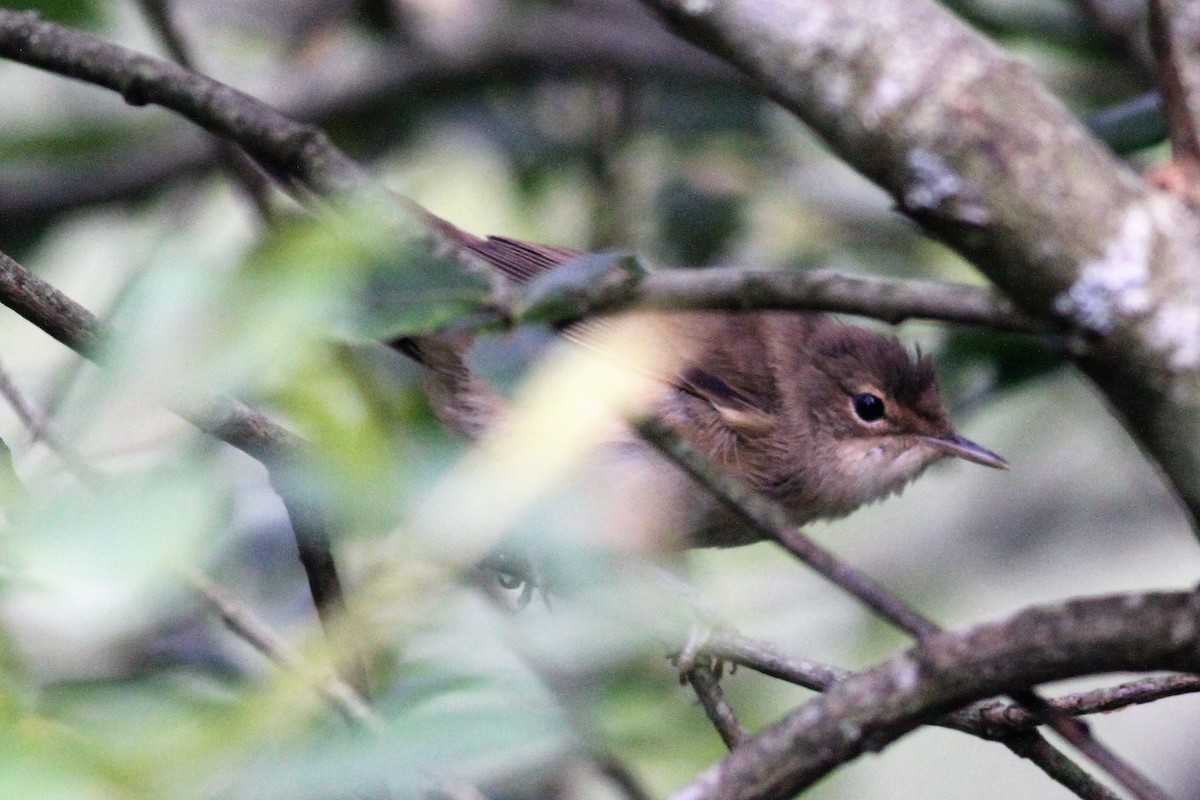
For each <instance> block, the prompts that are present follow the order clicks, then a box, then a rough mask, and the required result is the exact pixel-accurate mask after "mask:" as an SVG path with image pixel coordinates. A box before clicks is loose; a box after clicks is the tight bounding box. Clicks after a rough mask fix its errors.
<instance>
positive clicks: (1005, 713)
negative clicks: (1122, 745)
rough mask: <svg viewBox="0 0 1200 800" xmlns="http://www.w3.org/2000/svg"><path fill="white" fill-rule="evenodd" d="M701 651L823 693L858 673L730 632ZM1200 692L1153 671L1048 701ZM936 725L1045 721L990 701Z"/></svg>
mask: <svg viewBox="0 0 1200 800" xmlns="http://www.w3.org/2000/svg"><path fill="white" fill-rule="evenodd" d="M699 654H700V655H708V656H711V657H713V658H716V659H720V660H721V661H728V662H730V663H733V664H740V665H742V666H744V667H749V668H750V669H753V670H755V671H757V672H761V673H763V674H764V675H770V676H771V677H773V678H778V679H779V680H783V681H787V682H788V683H794V684H796V685H797V686H803V687H805V688H806V689H812V690H813V691H817V692H823V691H826V690H827V689H828V688H829V687H831V686H833V685H834V684H835V683H838V682H839V681H843V680H845V679H847V678H849V677H851V676H852V675H854V673H853V672H851V671H849V670H845V669H839V668H837V667H831V666H829V665H827V664H820V663H817V662H815V661H809V660H808V659H803V658H792V657H790V656H787V655H784V654H783V653H781V652H780V651H779V650H778V649H777V648H776V647H775V646H774V645H772V644H770V643H769V642H763V641H757V640H754V639H749V638H747V637H745V636H738V635H736V634H731V633H727V632H724V631H714V632H713V633H712V634H711V635H710V636H709V637H708V639H706V640H705V642H704V646H703V647H702V648H701V649H700V653H699ZM1197 692H1200V676H1196V675H1177V674H1171V675H1150V676H1147V677H1144V678H1138V679H1136V680H1132V681H1126V682H1124V683H1119V684H1116V685H1114V686H1105V687H1102V688H1099V689H1092V690H1091V691H1087V692H1078V693H1075V694H1068V695H1063V696H1061V697H1054V698H1050V699H1049V700H1048V701H1047V702H1049V703H1050V705H1052V706H1054V707H1055V708H1056V709H1058V710H1059V711H1062V712H1063V713H1066V714H1071V715H1073V716H1074V715H1086V714H1103V713H1107V712H1110V711H1117V710H1119V709H1122V708H1128V707H1129V706H1134V705H1141V704H1143V703H1153V702H1156V701H1158V700H1162V699H1164V698H1167V697H1176V696H1178V695H1182V694H1195V693H1197ZM936 724H938V725H945V726H947V727H951V728H955V729H956V730H961V731H963V732H964V733H970V734H972V735H974V736H979V737H981V738H984V739H997V738H999V737H1000V736H1002V735H1003V734H1004V733H1015V732H1019V731H1026V730H1031V729H1033V728H1035V727H1037V726H1038V725H1041V724H1042V721H1041V720H1040V719H1038V718H1037V717H1035V716H1034V715H1032V714H1030V713H1029V711H1028V710H1026V709H1024V708H1022V707H1021V706H1019V705H1017V704H1015V703H1002V702H997V701H991V700H989V701H985V702H982V703H976V704H974V705H971V706H968V707H966V708H963V709H960V710H958V711H955V712H953V713H951V714H947V715H946V717H945V718H943V719H941V720H938V721H937V722H936Z"/></svg>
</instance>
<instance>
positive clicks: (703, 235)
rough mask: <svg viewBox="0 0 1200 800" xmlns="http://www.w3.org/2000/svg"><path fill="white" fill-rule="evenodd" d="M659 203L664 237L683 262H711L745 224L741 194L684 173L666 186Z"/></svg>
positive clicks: (690, 264)
mask: <svg viewBox="0 0 1200 800" xmlns="http://www.w3.org/2000/svg"><path fill="white" fill-rule="evenodd" d="M657 205H658V216H659V226H660V227H661V229H662V232H661V236H662V239H663V241H664V242H665V243H666V246H667V248H668V252H669V253H670V256H671V258H672V259H673V260H674V261H675V262H676V263H678V264H681V265H686V266H703V265H704V264H709V263H711V262H712V261H713V260H714V259H716V258H718V257H719V256H720V255H721V254H722V253H724V252H725V251H726V249H727V248H728V247H729V245H730V243H731V241H733V239H734V238H735V237H736V236H737V235H738V234H739V233H741V232H742V228H743V226H744V219H743V213H742V211H743V205H744V203H743V200H742V198H741V197H738V196H736V195H735V194H732V193H729V192H726V191H713V190H710V189H706V188H703V187H700V186H697V185H696V184H695V183H694V182H691V181H688V180H687V179H685V178H683V177H677V178H676V179H675V180H673V181H671V182H669V183H667V184H666V185H665V186H663V187H662V189H661V190H660V191H659V195H658V202H657Z"/></svg>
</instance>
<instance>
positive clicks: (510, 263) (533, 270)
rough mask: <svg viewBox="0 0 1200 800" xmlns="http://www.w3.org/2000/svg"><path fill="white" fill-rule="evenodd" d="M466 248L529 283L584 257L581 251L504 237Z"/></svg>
mask: <svg viewBox="0 0 1200 800" xmlns="http://www.w3.org/2000/svg"><path fill="white" fill-rule="evenodd" d="M466 247H467V249H468V250H470V251H471V252H472V253H475V254H476V255H478V256H479V257H480V258H482V259H483V260H484V261H486V262H488V263H489V264H491V265H492V266H494V267H495V268H496V269H498V270H500V271H501V272H503V273H504V274H505V275H507V276H508V277H509V278H511V279H513V280H514V281H516V282H517V283H528V282H529V281H531V280H533V279H534V278H535V277H537V276H538V275H539V274H541V273H543V272H545V271H546V270H549V269H554V268H555V267H557V266H558V265H559V264H561V263H563V262H564V261H568V260H570V259H572V258H575V257H576V256H580V255H583V253H582V252H581V251H579V250H571V249H570V248H566V247H554V246H553V245H547V244H530V243H529V242H519V241H517V240H516V239H508V238H506V237H504V236H489V237H488V238H487V239H484V240H477V241H475V242H467V243H466Z"/></svg>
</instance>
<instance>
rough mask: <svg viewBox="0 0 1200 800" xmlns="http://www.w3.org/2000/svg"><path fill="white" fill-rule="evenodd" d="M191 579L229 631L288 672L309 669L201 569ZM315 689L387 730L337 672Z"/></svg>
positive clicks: (358, 721)
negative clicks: (202, 572)
mask: <svg viewBox="0 0 1200 800" xmlns="http://www.w3.org/2000/svg"><path fill="white" fill-rule="evenodd" d="M188 582H189V583H190V584H191V585H192V588H193V589H195V590H196V592H197V594H199V595H200V597H201V598H203V599H204V602H205V603H207V604H208V605H209V606H210V607H211V608H212V609H213V610H214V611H215V612H216V613H217V614H218V616H220V617H221V621H222V622H224V623H225V626H226V627H227V628H229V630H231V631H232V632H233V633H235V634H237V635H238V636H240V637H241V638H242V639H244V640H245V641H246V642H247V643H249V644H250V645H251V646H252V647H253V648H254V649H255V650H257V651H258V652H260V653H262V654H263V655H264V656H266V657H267V658H268V659H269V660H270V661H271V662H272V663H273V664H275V665H276V666H277V667H279V668H280V669H283V670H286V671H288V672H293V673H298V674H303V673H304V672H305V671H306V670H305V666H304V659H302V658H301V657H300V654H299V653H297V652H296V651H295V650H294V649H293V648H292V647H291V645H289V644H288V643H287V641H285V640H284V638H283V637H282V636H280V635H279V634H277V633H276V632H275V631H274V630H272V629H271V627H270V626H269V625H267V624H266V622H264V621H263V620H261V619H260V618H259V617H258V616H257V615H256V614H254V613H253V612H252V611H251V610H250V609H248V608H246V607H245V606H243V605H241V604H239V603H237V602H236V601H234V600H233V599H232V598H231V597H229V595H227V594H225V592H223V591H222V590H221V589H220V588H218V587H217V585H216V584H215V583H213V582H212V581H211V580H209V579H208V578H207V577H206V576H204V575H203V574H201V573H199V572H192V573H191V574H189V576H188ZM316 688H317V691H318V692H320V693H321V696H322V697H323V698H325V701H326V702H327V703H329V705H330V706H332V707H333V708H334V709H336V710H337V711H338V713H340V714H341V715H342V716H343V717H345V718H346V720H347V721H348V722H350V723H352V724H354V725H356V726H358V727H359V728H362V729H363V730H365V731H369V732H370V733H373V734H375V735H377V736H382V735H384V734H385V733H387V724H386V723H385V722H384V721H383V719H382V718H380V717H379V715H377V714H376V713H375V712H374V710H373V709H372V708H371V706H370V705H369V704H368V703H367V701H366V700H364V699H363V696H362V695H361V694H359V693H358V690H356V689H355V688H354V687H353V686H351V685H350V684H349V683H347V682H346V681H344V680H342V679H341V678H339V677H338V676H337V675H336V674H333V675H330V676H329V677H327V678H326V679H324V680H322V681H321V682H320V683H319V684H318V685H317V687H316Z"/></svg>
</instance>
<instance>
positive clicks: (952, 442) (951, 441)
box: [921, 433, 1008, 469]
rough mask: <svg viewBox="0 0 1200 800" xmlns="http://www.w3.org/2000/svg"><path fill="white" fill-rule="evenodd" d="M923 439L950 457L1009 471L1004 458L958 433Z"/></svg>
mask: <svg viewBox="0 0 1200 800" xmlns="http://www.w3.org/2000/svg"><path fill="white" fill-rule="evenodd" d="M921 438H922V439H924V440H925V441H926V442H928V443H929V444H931V445H933V446H934V447H936V448H937V449H939V450H941V451H942V452H943V453H945V454H946V455H948V456H957V457H958V458H965V459H966V460H967V461H974V462H975V463H976V464H983V465H984V466H985V467H992V468H994V469H1008V462H1007V461H1005V460H1004V459H1003V458H1001V457H1000V456H998V455H996V454H995V453H993V452H992V451H991V450H988V449H987V448H986V447H981V446H980V445H977V444H975V443H974V442H972V441H971V440H970V439H967V438H964V437H962V436H959V435H958V434H957V433H952V434H950V435H949V436H922V437H921Z"/></svg>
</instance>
